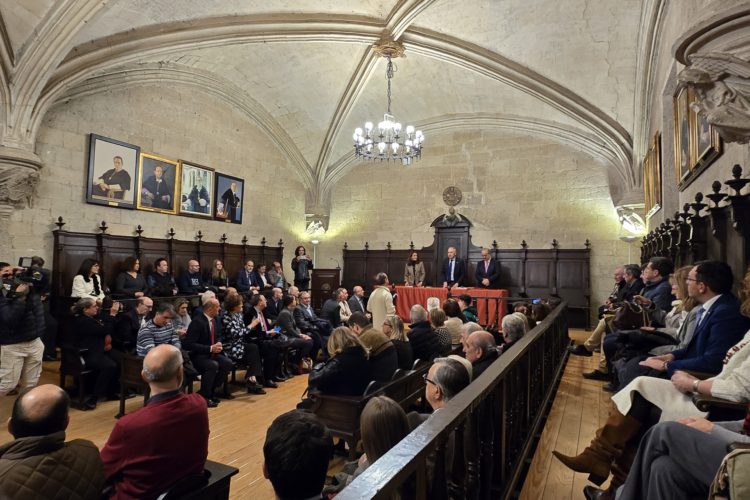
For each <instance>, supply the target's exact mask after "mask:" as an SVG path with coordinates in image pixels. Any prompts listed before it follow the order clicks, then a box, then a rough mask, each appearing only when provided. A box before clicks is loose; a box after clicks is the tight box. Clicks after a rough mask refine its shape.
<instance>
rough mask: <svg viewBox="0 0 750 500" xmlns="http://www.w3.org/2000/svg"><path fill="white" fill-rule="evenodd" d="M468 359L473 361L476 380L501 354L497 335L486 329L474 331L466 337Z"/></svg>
mask: <svg viewBox="0 0 750 500" xmlns="http://www.w3.org/2000/svg"><path fill="white" fill-rule="evenodd" d="M464 353H466V359H467V360H469V361H471V366H472V375H473V379H474V380H476V379H478V378H479V376H480V375H481V374H482V373H484V371H485V370H486V369H487V367H489V366H490V365H491V364H492V363H493V362H494V361H495V360H496V359H497V357H498V356H499V353H498V352H497V348H496V346H495V337H493V336H492V334H491V333H490V332H486V331H484V330H481V331H478V332H474V333H472V334H471V335H469V338H468V339H466V346H464Z"/></svg>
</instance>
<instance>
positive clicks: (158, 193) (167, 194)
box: [141, 165, 174, 210]
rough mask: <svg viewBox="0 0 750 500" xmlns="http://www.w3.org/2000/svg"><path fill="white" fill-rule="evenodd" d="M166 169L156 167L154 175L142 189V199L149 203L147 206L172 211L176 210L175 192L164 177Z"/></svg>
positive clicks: (145, 182)
mask: <svg viewBox="0 0 750 500" xmlns="http://www.w3.org/2000/svg"><path fill="white" fill-rule="evenodd" d="M163 174H164V167H162V166H161V165H156V166H155V167H154V175H152V176H151V177H149V178H148V179H146V180H145V181H144V183H143V186H142V187H141V198H142V199H143V200H146V201H147V202H148V205H147V206H150V207H152V208H162V209H164V210H172V208H174V199H172V196H173V195H174V191H173V189H172V186H170V185H169V183H168V182H167V180H166V179H165V178H164V177H163Z"/></svg>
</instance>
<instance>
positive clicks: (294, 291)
mask: <svg viewBox="0 0 750 500" xmlns="http://www.w3.org/2000/svg"><path fill="white" fill-rule="evenodd" d="M286 292H287V294H288V295H291V296H292V297H294V299H295V300H296V301H297V302H299V288H297V287H296V286H294V285H292V286H290V287H289V289H288V290H287V291H286Z"/></svg>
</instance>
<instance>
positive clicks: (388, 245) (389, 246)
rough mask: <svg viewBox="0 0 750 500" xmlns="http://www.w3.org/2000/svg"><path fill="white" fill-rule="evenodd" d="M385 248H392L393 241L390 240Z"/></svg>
mask: <svg viewBox="0 0 750 500" xmlns="http://www.w3.org/2000/svg"><path fill="white" fill-rule="evenodd" d="M385 248H387V249H388V250H390V249H391V242H390V241H389V242H388V243H387V244H386V245H385Z"/></svg>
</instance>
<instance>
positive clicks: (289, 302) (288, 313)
mask: <svg viewBox="0 0 750 500" xmlns="http://www.w3.org/2000/svg"><path fill="white" fill-rule="evenodd" d="M282 305H283V307H282V308H281V312H280V313H279V317H278V319H277V320H276V326H277V327H278V328H279V329H280V330H281V333H283V334H284V335H286V336H287V337H288V339H289V347H291V348H292V349H296V350H297V354H296V356H295V357H294V358H293V359H292V361H293V362H294V364H293V365H292V370H293V371H295V372H297V375H300V374H301V373H302V368H301V367H300V366H299V364H300V361H302V360H303V359H305V358H309V357H310V352H311V351H312V349H313V346H314V344H315V342H314V341H313V339H312V337H311V336H310V335H307V334H305V333H303V332H301V331H300V330H299V328H297V322H296V321H295V320H294V313H293V312H292V311H294V310H295V308H296V305H297V303H296V301H295V300H294V297H292V296H290V295H287V296H286V297H284V299H283V301H282Z"/></svg>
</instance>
